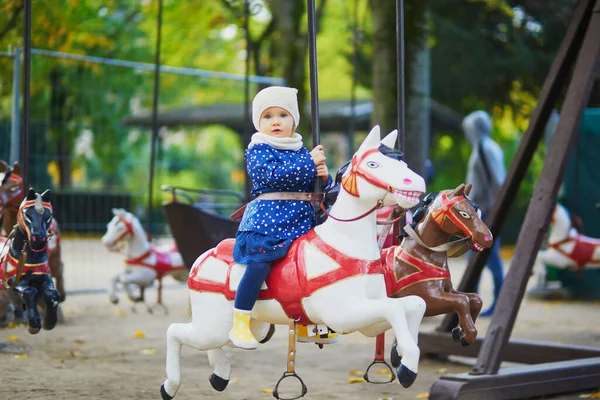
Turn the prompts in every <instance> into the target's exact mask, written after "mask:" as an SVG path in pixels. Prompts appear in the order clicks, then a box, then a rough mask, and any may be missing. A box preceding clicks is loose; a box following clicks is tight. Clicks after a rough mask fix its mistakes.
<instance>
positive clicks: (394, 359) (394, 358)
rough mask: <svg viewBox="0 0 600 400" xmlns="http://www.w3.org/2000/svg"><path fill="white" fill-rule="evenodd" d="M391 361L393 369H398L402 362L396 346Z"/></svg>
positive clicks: (391, 353)
mask: <svg viewBox="0 0 600 400" xmlns="http://www.w3.org/2000/svg"><path fill="white" fill-rule="evenodd" d="M390 361H391V363H392V367H394V368H398V367H399V366H400V363H401V362H402V356H400V354H398V348H397V347H396V344H394V345H393V346H392V351H390Z"/></svg>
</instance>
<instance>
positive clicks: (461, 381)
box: [429, 357, 600, 400]
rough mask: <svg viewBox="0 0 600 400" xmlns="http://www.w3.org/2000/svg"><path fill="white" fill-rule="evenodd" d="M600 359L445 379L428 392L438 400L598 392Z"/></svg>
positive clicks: (495, 399) (492, 399)
mask: <svg viewBox="0 0 600 400" xmlns="http://www.w3.org/2000/svg"><path fill="white" fill-rule="evenodd" d="M598 382H600V357H596V358H591V359H583V360H571V361H562V362H556V363H546V364H537V365H526V366H519V367H510V368H503V369H501V370H500V372H499V373H498V374H497V375H480V376H473V375H470V374H466V373H465V374H459V375H452V376H442V378H441V379H440V380H439V381H437V382H436V383H434V385H433V386H432V387H431V390H430V391H429V398H430V399H436V400H455V399H460V400H482V399H486V400H510V399H528V398H531V397H540V396H547V395H553V394H561V393H570V392H574V391H583V390H590V389H597V388H598Z"/></svg>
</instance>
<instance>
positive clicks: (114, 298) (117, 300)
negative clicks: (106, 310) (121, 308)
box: [110, 296, 119, 304]
mask: <svg viewBox="0 0 600 400" xmlns="http://www.w3.org/2000/svg"><path fill="white" fill-rule="evenodd" d="M110 302H111V303H113V304H119V298H118V297H117V296H110Z"/></svg>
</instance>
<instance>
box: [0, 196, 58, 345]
mask: <svg viewBox="0 0 600 400" xmlns="http://www.w3.org/2000/svg"><path fill="white" fill-rule="evenodd" d="M52 216H53V213H52V205H51V204H50V191H49V190H46V191H45V192H44V193H42V194H41V195H40V194H39V193H35V191H34V190H33V189H29V193H28V194H27V197H26V198H25V199H24V200H23V201H22V202H21V205H20V207H19V211H18V213H17V225H16V227H15V229H14V230H13V231H12V233H11V234H10V235H9V238H4V237H2V238H0V249H1V252H0V254H1V255H0V284H1V285H2V288H3V289H8V295H9V297H10V300H11V302H12V304H13V305H14V306H15V307H19V308H20V307H23V306H24V307H25V311H26V316H27V324H28V331H29V333H31V334H36V333H38V332H39V331H40V329H41V328H44V329H45V330H51V329H54V327H55V326H56V321H57V318H58V315H57V312H58V302H59V300H60V293H59V292H58V290H56V289H55V288H54V282H53V281H52V276H51V275H50V265H49V263H48V230H49V229H50V224H51V222H52ZM38 307H39V308H40V309H41V311H42V316H40V312H39V311H38Z"/></svg>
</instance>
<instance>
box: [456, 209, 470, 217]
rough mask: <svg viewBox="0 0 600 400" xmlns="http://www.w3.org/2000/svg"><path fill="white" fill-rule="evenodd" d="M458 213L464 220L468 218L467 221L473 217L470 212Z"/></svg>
mask: <svg viewBox="0 0 600 400" xmlns="http://www.w3.org/2000/svg"><path fill="white" fill-rule="evenodd" d="M458 213H459V214H460V216H461V217H463V218H467V219H469V218H471V215H470V214H469V213H468V212H466V211H459V212H458Z"/></svg>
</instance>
